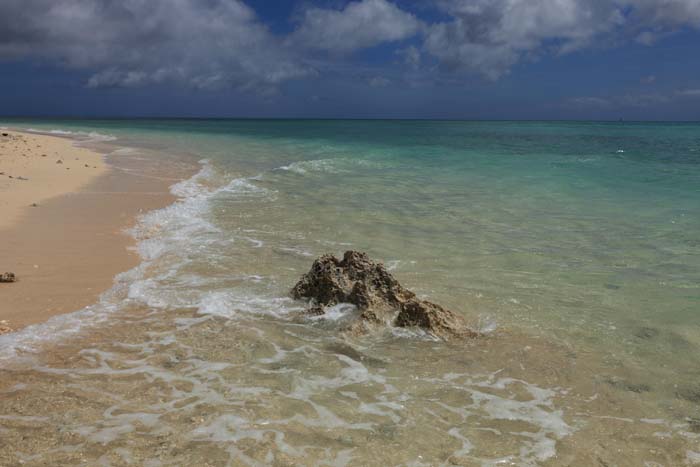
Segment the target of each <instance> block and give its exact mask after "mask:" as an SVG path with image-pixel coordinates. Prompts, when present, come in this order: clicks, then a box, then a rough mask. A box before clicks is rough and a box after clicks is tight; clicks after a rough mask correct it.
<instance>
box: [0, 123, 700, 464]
mask: <svg viewBox="0 0 700 467" xmlns="http://www.w3.org/2000/svg"><path fill="white" fill-rule="evenodd" d="M0 125H2V126H8V127H12V128H17V129H20V128H22V129H30V130H34V131H41V132H49V133H50V132H56V133H64V134H67V135H71V136H73V137H75V138H77V139H79V140H81V141H82V143H81V144H88V145H98V146H100V148H101V149H102V150H103V151H107V152H109V153H111V155H110V156H109V157H110V158H112V159H113V160H118V157H119V154H120V151H121V153H122V154H123V153H125V152H128V153H130V154H131V155H133V154H139V153H143V157H144V158H152V160H151V162H153V160H156V161H157V167H158V170H159V171H161V172H163V173H167V172H168V166H169V164H170V163H171V162H172V161H175V160H177V161H181V160H182V159H183V158H186V159H188V160H191V161H192V162H193V164H196V166H197V173H196V174H195V175H194V176H193V177H192V178H190V179H187V180H184V181H181V182H179V183H177V184H175V185H173V186H172V192H173V193H174V194H175V195H176V196H177V197H178V200H177V201H176V202H175V203H174V204H173V205H171V206H169V207H167V208H164V209H161V210H158V211H154V212H150V213H146V214H144V215H143V216H142V217H141V218H140V219H139V220H138V223H137V225H136V226H135V227H134V228H133V229H132V230H131V234H132V235H134V236H135V237H136V239H137V240H138V251H139V253H140V255H141V257H142V263H141V264H140V265H139V266H138V267H137V268H135V269H133V270H131V271H127V272H124V273H123V274H121V275H119V276H118V277H117V278H116V279H115V285H114V287H113V288H112V289H111V290H110V291H108V292H106V293H105V294H104V295H103V296H102V298H101V300H100V302H98V303H96V304H94V305H92V306H90V307H88V308H86V309H85V310H76V313H73V314H69V315H65V316H60V317H57V318H54V319H52V320H51V321H49V322H48V323H45V324H41V325H37V326H32V327H29V328H26V329H25V330H23V331H21V332H18V333H15V334H9V335H5V336H2V337H0V375H2V378H3V379H4V380H5V381H6V382H7V381H10V383H9V384H5V386H4V387H5V389H4V390H3V392H0V437H2V438H4V441H3V443H0V444H4V446H2V445H0V464H2V463H3V462H6V463H7V464H2V465H20V463H21V464H22V465H37V466H38V465H114V466H117V465H119V466H121V465H139V466H150V467H154V466H174V465H188V466H189V465H192V466H195V465H196V466H204V465H211V466H228V465H231V466H244V465H245V466H247V465H250V466H257V465H279V466H282V465H318V466H321V465H324V466H370V465H372V466H374V465H376V466H388V465H397V466H398V465H402V466H436V465H468V466H472V465H474V466H477V465H479V466H480V465H484V466H489V465H517V466H535V465H620V466H623V465H647V466H656V465H666V466H672V465H673V466H675V465H684V464H686V465H692V464H693V463H700V124H697V123H632V122H495V121H494V122H461V121H380V120H376V121H374V120H372V121H363V120H347V121H346V120H104V121H101V120H11V121H5V122H0ZM350 249H354V250H361V251H365V252H367V253H368V254H369V255H370V256H371V257H372V258H375V259H378V260H381V261H383V262H384V263H385V265H386V266H387V268H388V269H389V270H390V271H391V272H392V274H394V275H395V277H396V278H397V279H399V280H400V281H401V283H402V284H404V285H405V286H407V287H408V288H410V289H412V290H414V291H415V292H416V293H417V294H418V295H419V296H421V297H424V298H427V299H429V300H431V301H434V302H437V303H440V304H442V305H443V306H445V307H447V308H449V309H451V310H454V311H457V312H459V313H461V314H462V315H463V316H464V317H465V319H466V320H467V322H468V323H469V324H470V326H471V327H472V328H473V329H475V330H479V331H480V332H482V333H483V335H484V336H483V337H480V338H477V339H473V340H469V341H466V342H454V341H451V342H444V341H441V340H439V339H436V338H435V337H434V336H431V335H429V334H427V333H425V332H422V331H420V330H413V329H403V328H402V329H399V328H387V329H383V330H379V331H376V332H372V333H369V334H367V335H363V336H355V335H353V336H351V335H347V334H346V333H343V332H342V330H343V328H344V326H345V325H346V323H347V320H348V319H349V316H350V315H351V314H352V310H351V309H350V307H344V306H340V307H336V308H334V309H333V310H332V312H331V313H328V314H327V315H325V316H321V317H318V316H307V315H305V314H304V313H303V310H304V305H305V304H303V303H300V302H297V301H294V300H292V299H291V298H290V296H289V290H290V288H291V287H292V286H293V285H294V283H295V282H296V281H297V280H298V278H299V277H300V275H301V274H302V273H304V272H306V271H307V270H308V269H309V267H310V266H311V263H312V262H313V259H314V258H316V257H317V256H320V255H321V254H324V253H334V254H336V255H341V254H342V253H343V252H344V251H345V250H350Z"/></svg>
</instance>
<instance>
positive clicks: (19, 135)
mask: <svg viewBox="0 0 700 467" xmlns="http://www.w3.org/2000/svg"><path fill="white" fill-rule="evenodd" d="M1 134H6V135H8V136H6V137H2V139H3V141H2V142H3V144H2V145H1V146H0V151H2V157H0V172H3V173H4V174H5V175H3V176H2V179H3V182H4V183H2V184H0V193H2V199H3V202H2V203H1V204H0V238H1V239H2V241H1V242H0V258H2V264H0V269H2V272H5V271H8V272H13V273H15V274H16V276H17V279H18V281H17V282H14V283H4V284H0V297H2V300H0V333H7V332H11V331H17V330H20V329H22V328H24V327H26V326H28V325H32V324H37V323H41V322H44V321H46V320H48V319H49V318H51V317H52V316H55V315H59V314H64V313H70V312H74V311H77V310H80V309H82V308H84V307H86V306H88V305H90V304H93V303H95V302H97V301H98V299H99V297H100V295H101V294H102V293H104V292H105V291H106V290H108V289H109V288H110V287H111V286H112V284H113V283H114V277H115V276H116V275H117V274H119V273H121V272H124V271H127V270H129V269H131V268H133V267H134V266H136V265H137V264H138V263H139V262H140V257H139V255H138V254H137V252H136V251H135V249H134V246H135V244H136V241H135V239H134V238H132V236H130V235H129V234H128V229H129V228H130V227H132V226H133V225H134V224H135V222H136V221H137V218H138V216H139V215H141V214H142V213H144V212H148V211H151V210H154V209H159V208H162V207H164V206H167V205H168V204H171V203H172V202H173V201H174V199H175V197H174V196H173V195H172V194H171V193H170V191H169V187H170V185H172V184H173V183H175V181H177V180H179V179H180V176H179V175H178V174H172V175H173V176H172V177H170V178H168V177H143V176H142V174H141V172H142V170H141V169H142V167H141V166H142V165H143V163H142V162H140V161H139V158H136V157H130V156H129V155H128V154H124V153H120V152H119V151H118V150H116V149H115V148H114V147H111V145H110V146H109V147H107V146H105V147H99V148H98V147H97V145H96V144H90V142H89V141H88V142H85V141H80V140H79V139H77V138H67V137H64V136H53V135H45V134H34V133H29V132H25V131H16V130H2V132H0V135H1ZM115 152H116V154H115ZM59 161H60V162H59ZM146 171H147V169H146ZM13 174H14V175H13ZM180 175H184V174H180ZM9 176H12V178H9ZM18 177H21V178H18Z"/></svg>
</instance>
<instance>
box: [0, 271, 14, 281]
mask: <svg viewBox="0 0 700 467" xmlns="http://www.w3.org/2000/svg"><path fill="white" fill-rule="evenodd" d="M0 282H17V277H16V276H15V275H14V273H12V272H6V273H4V274H0Z"/></svg>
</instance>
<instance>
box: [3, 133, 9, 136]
mask: <svg viewBox="0 0 700 467" xmlns="http://www.w3.org/2000/svg"><path fill="white" fill-rule="evenodd" d="M2 135H3V136H10V135H9V134H7V133H3V134H2Z"/></svg>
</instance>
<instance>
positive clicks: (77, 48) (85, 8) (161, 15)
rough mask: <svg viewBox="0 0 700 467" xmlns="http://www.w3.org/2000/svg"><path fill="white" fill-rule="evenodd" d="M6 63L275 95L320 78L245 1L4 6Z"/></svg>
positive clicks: (93, 81)
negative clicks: (292, 82) (21, 60)
mask: <svg viewBox="0 0 700 467" xmlns="http://www.w3.org/2000/svg"><path fill="white" fill-rule="evenodd" d="M3 56H4V57H18V56H19V57H26V56H30V57H39V58H44V59H49V60H52V61H55V62H59V63H63V64H65V65H67V66H70V67H79V68H85V69H89V70H95V71H96V73H95V74H94V76H92V77H91V78H90V79H89V81H88V86H90V87H102V86H111V87H114V86H127V87H129V86H139V85H145V84H153V83H161V82H165V81H175V82H179V83H184V84H187V85H192V86H197V87H220V86H232V87H239V88H246V89H257V90H260V91H262V92H269V90H270V89H272V88H274V87H275V86H277V85H278V84H279V83H281V82H283V81H285V80H287V79H292V78H297V77H302V76H306V75H308V74H312V73H313V70H312V69H310V68H309V67H308V66H306V65H305V64H304V62H303V60H302V59H301V58H300V57H299V55H297V54H296V53H295V52H294V51H290V50H288V49H286V48H285V47H284V46H283V45H282V44H281V41H280V40H279V39H278V38H276V37H275V36H274V35H273V34H271V33H270V32H269V31H268V29H267V28H266V27H265V25H263V24H262V23H261V22H260V21H259V20H258V18H257V17H256V15H255V12H254V11H253V10H252V9H251V8H249V7H248V6H247V5H245V4H244V3H243V2H241V1H240V0H208V1H206V2H202V1H198V0H169V1H162V0H121V1H119V2H114V1H111V0H2V2H0V57H3Z"/></svg>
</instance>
